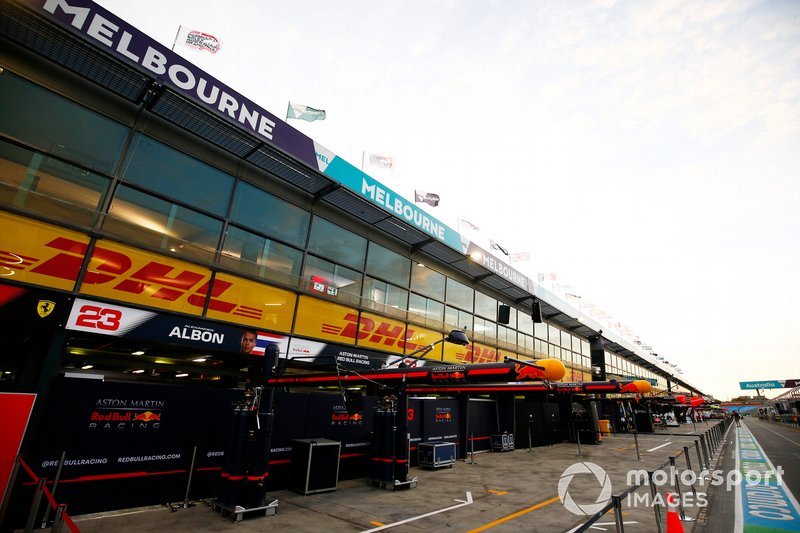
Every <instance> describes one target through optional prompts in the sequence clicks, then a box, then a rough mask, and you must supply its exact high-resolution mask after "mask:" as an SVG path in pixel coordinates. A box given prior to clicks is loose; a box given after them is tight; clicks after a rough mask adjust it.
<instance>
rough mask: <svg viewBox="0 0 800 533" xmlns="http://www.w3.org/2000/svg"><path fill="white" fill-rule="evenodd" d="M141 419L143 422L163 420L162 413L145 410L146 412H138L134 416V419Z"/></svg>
mask: <svg viewBox="0 0 800 533" xmlns="http://www.w3.org/2000/svg"><path fill="white" fill-rule="evenodd" d="M137 420H141V421H142V422H154V421H156V420H158V421H160V420H161V415H157V414H155V413H154V412H152V411H145V412H144V413H141V414H138V415H136V416H134V417H133V421H134V422H135V421H137Z"/></svg>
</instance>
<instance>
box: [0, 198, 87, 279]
mask: <svg viewBox="0 0 800 533" xmlns="http://www.w3.org/2000/svg"><path fill="white" fill-rule="evenodd" d="M0 226H2V227H3V231H2V232H0V275H2V277H3V278H4V279H6V280H13V281H17V282H21V283H31V284H33V285H43V286H45V287H52V288H54V289H62V290H66V291H69V290H72V289H73V288H74V287H75V280H76V279H78V273H79V272H80V269H81V265H82V264H83V256H84V255H85V254H86V248H87V246H88V244H89V237H87V236H86V235H83V234H80V233H78V232H75V231H71V230H68V229H65V228H58V227H56V226H51V225H50V224H44V223H42V222H36V221H35V220H32V219H29V218H25V217H18V216H15V215H11V214H9V213H5V212H0Z"/></svg>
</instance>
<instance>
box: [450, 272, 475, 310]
mask: <svg viewBox="0 0 800 533" xmlns="http://www.w3.org/2000/svg"><path fill="white" fill-rule="evenodd" d="M474 292H475V291H473V290H472V288H470V287H467V286H466V285H464V284H463V283H459V282H457V281H456V280H454V279H452V278H447V295H446V296H447V298H446V300H445V301H446V302H447V303H448V305H455V306H457V307H460V308H461V309H464V310H466V311H470V312H471V311H472V298H473V293H474Z"/></svg>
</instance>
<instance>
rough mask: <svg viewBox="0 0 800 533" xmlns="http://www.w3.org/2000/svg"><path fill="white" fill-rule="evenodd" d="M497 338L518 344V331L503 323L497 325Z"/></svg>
mask: <svg viewBox="0 0 800 533" xmlns="http://www.w3.org/2000/svg"><path fill="white" fill-rule="evenodd" d="M497 340H499V341H504V342H507V343H509V344H517V331H516V330H514V329H511V328H509V327H507V326H503V325H502V324H498V325H497Z"/></svg>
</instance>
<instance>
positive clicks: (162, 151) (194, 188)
mask: <svg viewBox="0 0 800 533" xmlns="http://www.w3.org/2000/svg"><path fill="white" fill-rule="evenodd" d="M122 179H124V180H125V181H126V182H128V183H135V184H136V185H139V186H141V187H144V188H146V189H149V190H151V191H155V192H158V193H160V194H163V195H164V196H169V197H170V198H172V199H174V200H177V201H179V202H181V203H183V204H186V205H190V206H192V207H197V208H199V209H202V210H203V211H208V212H210V213H213V214H215V215H219V216H225V213H226V212H227V210H228V200H229V199H230V196H231V190H232V189H233V176H230V175H228V174H225V173H224V172H222V171H220V170H217V169H216V168H214V167H212V166H211V165H207V164H205V163H203V162H201V161H198V160H197V159H194V158H192V157H189V156H188V155H186V154H184V153H181V152H179V151H178V150H175V149H174V148H170V147H169V146H167V145H165V144H162V143H160V142H158V141H156V140H155V139H151V138H150V137H146V136H144V135H141V134H138V133H137V134H136V137H135V138H134V141H133V143H132V144H131V148H130V150H129V152H128V157H127V158H126V159H125V164H124V165H123V168H122Z"/></svg>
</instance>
